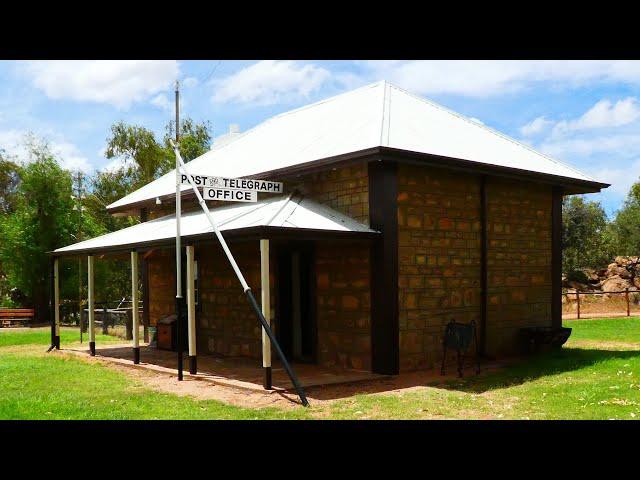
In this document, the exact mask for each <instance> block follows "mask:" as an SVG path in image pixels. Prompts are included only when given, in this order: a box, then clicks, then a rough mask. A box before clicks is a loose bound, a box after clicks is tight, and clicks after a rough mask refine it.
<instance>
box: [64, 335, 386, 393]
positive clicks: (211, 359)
mask: <svg viewBox="0 0 640 480" xmlns="http://www.w3.org/2000/svg"><path fill="white" fill-rule="evenodd" d="M62 350H63V351H65V352H70V353H76V354H82V355H89V350H88V347H86V346H81V347H71V348H69V347H67V348H64V346H63V348H62ZM96 358H100V359H103V360H107V361H112V362H115V363H119V364H126V365H131V366H134V367H137V368H146V369H150V370H155V371H158V372H163V373H171V374H173V375H177V374H178V370H177V354H176V352H171V351H167V350H159V349H157V348H155V347H150V346H148V345H141V346H140V364H139V365H133V351H132V347H131V344H130V343H128V344H126V345H125V344H115V345H108V346H102V347H101V346H99V345H98V346H96ZM183 358H184V360H183V365H184V367H183V374H184V375H185V376H189V377H192V378H195V379H199V380H204V381H209V382H212V383H214V384H218V385H225V386H228V387H236V388H241V389H245V390H252V391H260V392H263V393H264V392H265V390H264V388H263V381H264V372H263V368H262V366H261V363H260V360H256V359H250V358H245V357H219V356H213V355H198V373H197V374H195V375H191V374H189V363H188V356H187V355H186V353H185V355H184V357H183ZM292 368H293V370H294V371H295V373H296V375H297V376H298V379H299V381H300V383H301V384H302V386H303V387H316V386H323V385H336V384H344V383H353V382H362V381H366V380H376V379H383V378H387V377H386V376H385V375H377V374H374V373H371V372H367V371H359V370H345V369H329V368H326V367H322V366H319V365H313V364H304V363H295V364H293V365H292ZM272 383H273V387H274V391H291V390H293V385H292V383H291V381H290V380H289V377H288V375H287V373H286V371H285V369H284V368H283V367H282V365H281V363H280V362H278V361H274V362H273V367H272Z"/></svg>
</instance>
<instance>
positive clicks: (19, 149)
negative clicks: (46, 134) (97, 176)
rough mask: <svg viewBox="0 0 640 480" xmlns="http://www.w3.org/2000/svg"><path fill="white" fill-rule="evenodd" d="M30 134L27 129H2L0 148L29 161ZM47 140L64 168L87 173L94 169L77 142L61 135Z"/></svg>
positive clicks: (21, 161) (21, 160) (17, 157)
mask: <svg viewBox="0 0 640 480" xmlns="http://www.w3.org/2000/svg"><path fill="white" fill-rule="evenodd" d="M29 135H30V134H29V133H28V132H26V131H22V130H15V129H14V130H5V131H0V148H2V149H4V150H5V151H6V152H7V154H9V155H10V156H12V157H15V158H16V160H17V161H18V162H20V163H26V162H29V161H30V160H31V154H30V153H29V150H28V148H27V147H26V145H25V142H26V140H27V139H28V137H29ZM36 139H37V137H36ZM46 141H47V143H48V145H49V148H50V150H51V153H52V154H54V155H55V156H56V158H57V159H58V160H59V162H60V166H61V167H62V168H65V169H68V170H82V171H83V172H85V173H89V172H91V171H92V170H93V165H91V162H89V160H88V159H87V157H86V156H84V155H83V154H82V152H81V151H80V149H79V148H78V147H77V146H76V145H75V144H73V143H70V142H67V141H66V140H64V139H63V138H62V137H60V136H56V138H54V139H46Z"/></svg>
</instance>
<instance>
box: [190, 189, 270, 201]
mask: <svg viewBox="0 0 640 480" xmlns="http://www.w3.org/2000/svg"><path fill="white" fill-rule="evenodd" d="M202 198H204V199H205V200H220V201H223V202H257V201H258V192H256V191H255V190H238V189H234V188H218V187H204V188H203V189H202Z"/></svg>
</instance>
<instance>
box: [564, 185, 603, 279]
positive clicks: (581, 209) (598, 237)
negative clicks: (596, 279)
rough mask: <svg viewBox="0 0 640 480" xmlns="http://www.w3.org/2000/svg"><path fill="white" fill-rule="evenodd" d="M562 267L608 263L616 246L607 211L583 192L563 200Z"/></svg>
mask: <svg viewBox="0 0 640 480" xmlns="http://www.w3.org/2000/svg"><path fill="white" fill-rule="evenodd" d="M562 223H563V225H562V226H563V231H562V247H563V254H562V264H563V265H562V267H563V271H564V272H565V273H570V272H573V271H575V270H578V269H580V268H599V267H602V266H605V265H607V264H608V263H609V262H610V260H611V258H612V256H615V250H614V245H613V241H612V238H611V233H610V231H609V227H608V223H607V215H606V213H605V211H604V209H603V208H602V206H601V205H600V203H599V202H595V201H586V200H585V199H584V198H583V197H582V196H570V197H565V198H564V200H563V202H562Z"/></svg>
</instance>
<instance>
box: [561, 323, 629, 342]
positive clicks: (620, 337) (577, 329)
mask: <svg viewBox="0 0 640 480" xmlns="http://www.w3.org/2000/svg"><path fill="white" fill-rule="evenodd" d="M564 326H565V327H571V328H573V332H571V340H594V341H598V342H608V341H613V342H627V343H638V344H640V317H628V318H627V317H620V318H603V319H593V320H568V321H567V320H565V322H564Z"/></svg>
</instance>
